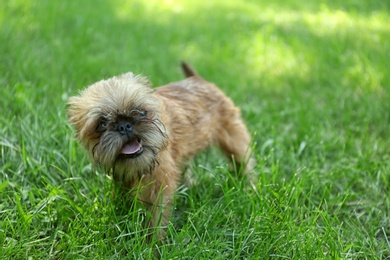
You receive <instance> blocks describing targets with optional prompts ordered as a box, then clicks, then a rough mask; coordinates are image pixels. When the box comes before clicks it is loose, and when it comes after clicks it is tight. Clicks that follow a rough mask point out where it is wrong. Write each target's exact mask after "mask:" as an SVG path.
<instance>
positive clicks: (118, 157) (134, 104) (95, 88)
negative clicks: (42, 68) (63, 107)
mask: <svg viewBox="0 0 390 260" xmlns="http://www.w3.org/2000/svg"><path fill="white" fill-rule="evenodd" d="M152 92H153V90H152V89H151V88H150V82H149V81H148V79H147V78H145V77H142V76H135V75H134V74H133V73H127V74H124V75H121V76H118V77H113V78H110V79H108V80H102V81H99V82H97V83H95V84H93V85H91V86H89V87H88V88H86V89H85V90H83V91H82V92H81V93H80V95H79V96H75V97H71V98H70V99H69V103H68V105H69V109H68V116H69V122H70V123H71V124H72V125H73V127H74V128H75V130H76V137H77V139H78V140H79V141H80V142H81V144H82V145H83V146H84V147H85V148H86V149H87V151H88V152H89V153H90V155H91V157H92V158H93V160H94V161H95V163H96V164H97V165H99V166H101V167H102V168H103V169H104V170H106V171H107V172H109V171H112V173H113V177H114V179H116V180H118V181H125V182H126V181H130V180H131V179H132V178H134V177H136V176H140V175H143V174H146V173H148V172H150V171H151V170H152V169H153V168H154V167H155V166H156V164H157V163H158V162H157V155H158V153H159V151H160V150H161V149H163V148H164V147H165V146H166V143H167V137H166V131H165V128H164V125H163V124H162V123H161V121H160V114H159V113H160V107H159V102H158V100H157V98H156V97H155V96H154V95H153V94H152Z"/></svg>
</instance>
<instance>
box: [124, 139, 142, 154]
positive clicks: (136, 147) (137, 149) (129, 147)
mask: <svg viewBox="0 0 390 260" xmlns="http://www.w3.org/2000/svg"><path fill="white" fill-rule="evenodd" d="M143 151H144V149H143V147H142V140H141V139H132V140H130V141H128V142H127V143H125V145H124V146H123V147H122V150H121V152H120V155H119V156H120V157H124V158H136V157H138V156H140V155H141V154H142V153H143Z"/></svg>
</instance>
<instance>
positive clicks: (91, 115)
mask: <svg viewBox="0 0 390 260" xmlns="http://www.w3.org/2000/svg"><path fill="white" fill-rule="evenodd" d="M182 68H183V71H184V73H185V75H186V76H187V78H186V79H184V80H182V81H178V82H173V83H170V84H168V85H165V86H162V87H159V88H156V89H151V88H150V83H149V81H148V80H147V79H146V78H145V77H142V76H135V75H134V74H132V73H127V74H124V75H121V76H118V77H113V78H110V79H108V80H103V81H99V82H97V83H95V84H93V85H91V86H90V87H88V88H87V89H85V90H84V91H82V92H81V93H80V95H79V96H76V97H72V98H71V99H70V100H69V111H68V112H69V121H70V123H71V124H72V125H73V126H74V128H75V130H76V136H77V138H78V139H79V140H80V142H81V143H82V144H83V145H84V146H85V148H86V149H87V151H89V154H90V155H91V157H92V160H93V161H94V162H95V163H96V164H97V165H99V166H101V167H102V168H103V169H105V170H106V171H107V172H112V174H113V178H114V180H115V181H117V182H119V183H122V184H123V185H124V187H126V188H128V189H129V190H132V192H131V194H132V195H133V196H136V197H137V199H138V200H139V201H140V202H142V203H144V204H145V205H146V206H147V207H148V208H149V211H150V212H151V214H152V218H151V219H150V222H149V226H150V227H151V228H156V227H159V226H166V225H167V224H168V222H169V217H170V214H171V206H172V203H173V195H174V192H175V190H176V189H177V187H178V185H179V183H180V181H181V173H182V166H183V165H184V164H185V163H186V162H187V161H188V160H189V159H191V158H192V157H193V156H194V155H196V154H197V153H199V152H201V151H202V150H204V149H205V148H206V147H208V146H210V145H212V144H215V145H217V146H218V147H220V148H221V150H222V151H223V152H224V153H225V154H226V156H227V157H228V158H229V159H230V160H232V163H234V164H236V166H237V167H241V168H242V172H250V170H251V167H252V164H253V160H252V159H251V158H250V155H251V149H250V141H251V137H250V135H249V133H248V130H247V128H246V126H245V124H244V123H243V122H242V120H241V117H240V112H239V109H238V108H236V107H235V106H234V104H233V102H232V101H231V99H230V98H228V97H226V96H225V95H224V94H223V93H222V91H221V90H220V89H218V88H217V87H216V86H215V85H214V84H211V83H209V82H207V81H205V80H203V79H202V78H201V77H200V76H198V75H197V74H196V73H195V71H194V70H193V69H192V68H191V67H190V66H188V65H187V64H185V63H183V64H182ZM142 111H147V115H146V116H143V114H142ZM123 120H125V121H126V122H130V123H131V126H132V127H133V130H132V132H131V134H126V136H124V135H120V134H118V129H119V128H118V124H119V123H120V122H122V121H123ZM106 125H107V126H106ZM129 136H131V137H129ZM131 138H133V139H134V138H137V139H138V140H141V141H140V142H139V143H141V144H142V149H143V153H142V154H141V155H139V156H138V157H136V158H125V159H123V158H121V150H122V148H123V147H124V146H125V144H126V143H128V142H129V140H133V139H131ZM160 230H161V231H160V232H157V237H158V238H160V239H161V238H163V237H164V230H163V229H160Z"/></svg>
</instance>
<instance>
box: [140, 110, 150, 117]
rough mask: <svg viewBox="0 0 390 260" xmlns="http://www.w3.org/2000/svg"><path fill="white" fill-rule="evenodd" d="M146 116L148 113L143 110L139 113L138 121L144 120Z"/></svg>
mask: <svg viewBox="0 0 390 260" xmlns="http://www.w3.org/2000/svg"><path fill="white" fill-rule="evenodd" d="M147 116H148V112H147V111H145V110H141V111H139V119H145V118H146V117H147Z"/></svg>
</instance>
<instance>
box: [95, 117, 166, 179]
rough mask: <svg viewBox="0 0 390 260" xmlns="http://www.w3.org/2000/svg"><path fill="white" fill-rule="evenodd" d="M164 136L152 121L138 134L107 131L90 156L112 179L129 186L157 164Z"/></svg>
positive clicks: (162, 129)
mask: <svg viewBox="0 0 390 260" xmlns="http://www.w3.org/2000/svg"><path fill="white" fill-rule="evenodd" d="M165 142H166V135H165V129H164V126H163V124H162V123H161V122H160V121H159V120H151V121H150V122H148V123H147V126H146V127H145V126H144V127H142V129H141V131H139V132H138V131H136V130H135V131H134V133H132V134H131V135H121V134H120V133H118V132H117V131H106V132H104V133H102V134H101V136H100V138H99V140H98V142H96V143H95V144H94V145H93V146H92V150H91V153H92V157H93V159H94V160H95V162H96V163H97V165H99V166H100V167H101V168H103V170H104V171H105V172H110V173H111V174H112V176H113V178H114V180H116V181H119V182H124V183H129V182H132V181H133V180H134V178H141V176H142V175H145V174H149V173H150V172H152V170H153V169H154V168H155V167H156V166H157V165H158V163H159V162H158V153H159V151H160V150H161V149H163V147H164V146H165Z"/></svg>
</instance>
